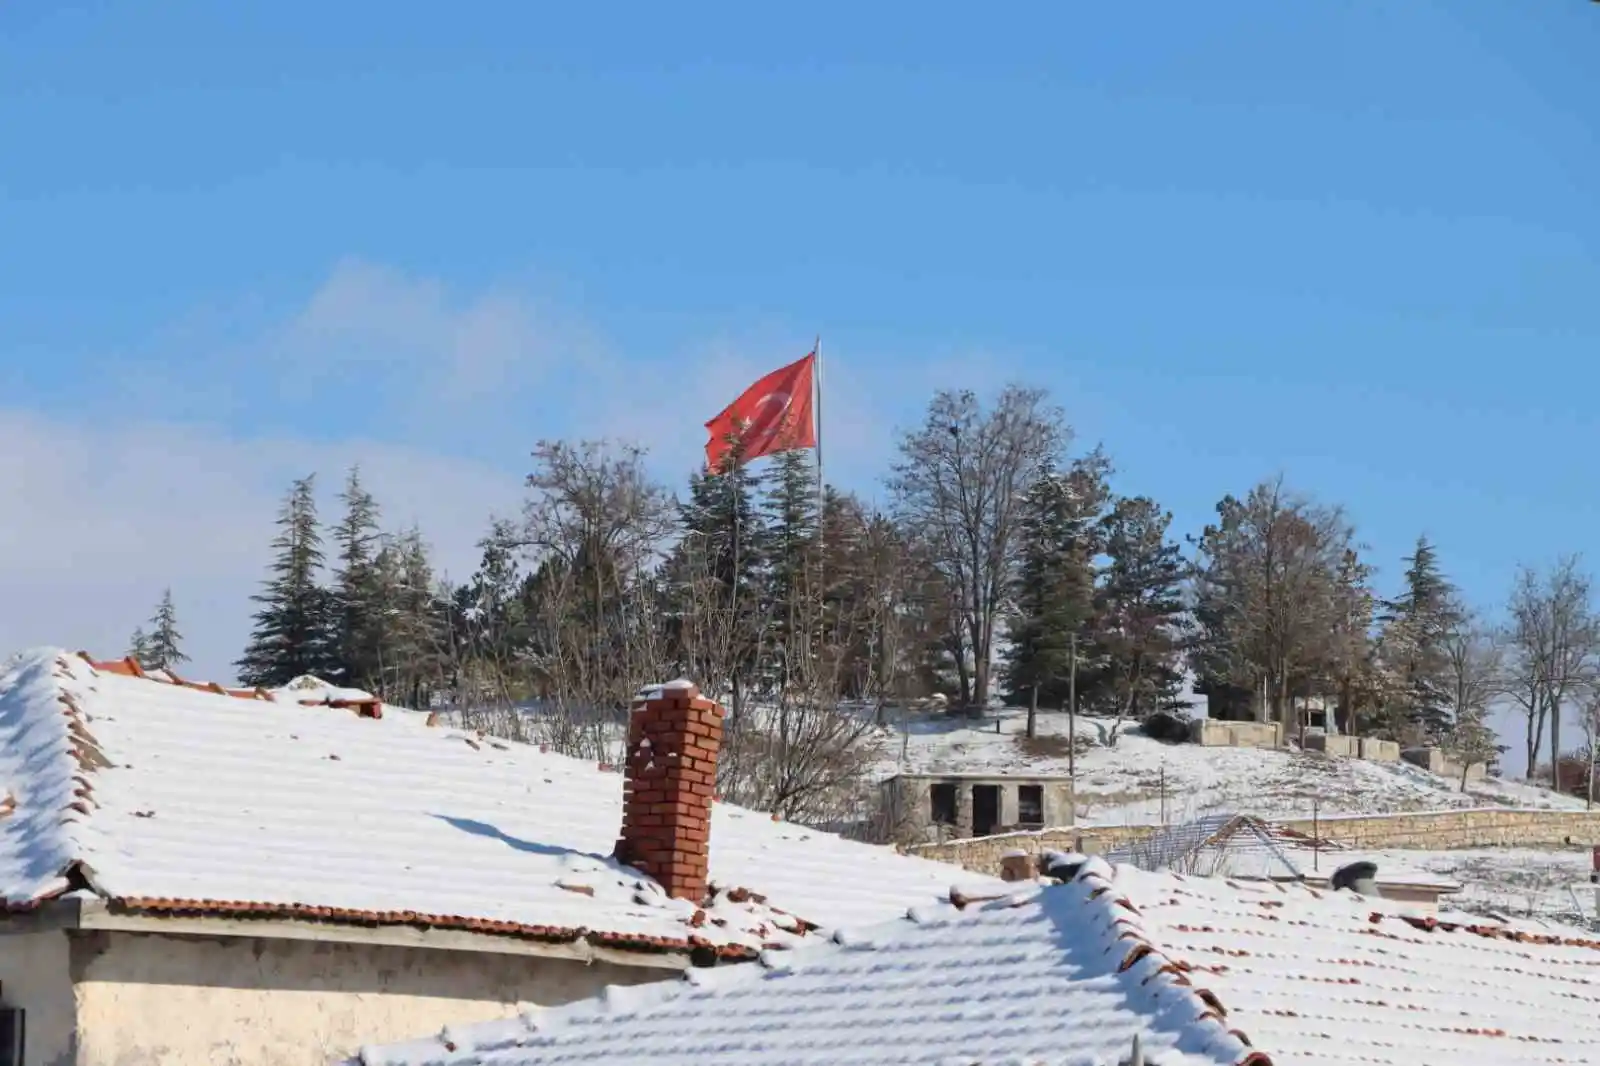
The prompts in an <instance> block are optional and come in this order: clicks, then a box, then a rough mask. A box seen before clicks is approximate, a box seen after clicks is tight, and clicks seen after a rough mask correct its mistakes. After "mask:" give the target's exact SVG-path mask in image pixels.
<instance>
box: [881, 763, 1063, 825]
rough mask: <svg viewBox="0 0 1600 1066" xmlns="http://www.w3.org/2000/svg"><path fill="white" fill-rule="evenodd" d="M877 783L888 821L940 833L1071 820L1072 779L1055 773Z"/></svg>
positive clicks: (904, 777)
mask: <svg viewBox="0 0 1600 1066" xmlns="http://www.w3.org/2000/svg"><path fill="white" fill-rule="evenodd" d="M882 788H883V801H884V808H885V810H886V812H888V819H889V822H890V824H891V825H892V826H894V827H896V828H897V829H904V828H907V827H909V828H911V829H913V830H915V831H918V832H921V831H922V830H924V829H926V830H927V831H928V832H929V833H930V834H937V835H939V836H943V837H946V838H949V837H954V838H957V839H963V838H967V837H983V836H990V835H992V834H995V833H1009V832H1014V831H1016V830H1019V829H1044V828H1047V827H1055V826H1064V825H1071V824H1072V823H1073V804H1072V779H1071V778H1069V777H1067V776H1065V775H1061V774H1048V775H1039V776H1026V775H1021V774H1018V775H1007V774H981V773H950V774H898V775H896V776H894V777H891V778H889V779H888V780H887V781H885V782H883V786H882Z"/></svg>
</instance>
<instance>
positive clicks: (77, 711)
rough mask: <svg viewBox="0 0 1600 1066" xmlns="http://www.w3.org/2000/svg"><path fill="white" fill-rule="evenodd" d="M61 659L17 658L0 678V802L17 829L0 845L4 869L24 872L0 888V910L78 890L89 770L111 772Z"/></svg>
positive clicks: (89, 808)
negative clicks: (0, 786)
mask: <svg viewBox="0 0 1600 1066" xmlns="http://www.w3.org/2000/svg"><path fill="white" fill-rule="evenodd" d="M74 673H75V671H74V666H73V664H72V663H71V662H70V661H69V660H68V659H67V657H66V656H65V655H61V654H59V653H57V654H49V655H48V656H47V655H45V654H36V655H34V656H31V657H30V656H28V655H26V654H22V655H18V656H16V657H14V658H12V659H11V661H10V662H8V663H6V664H5V667H4V671H3V673H0V753H3V755H0V772H3V773H4V777H5V778H6V784H7V792H6V794H5V795H4V796H3V797H0V803H3V804H4V809H3V810H4V813H3V814H0V817H3V818H4V819H5V820H6V821H7V822H10V823H13V824H16V823H23V828H22V829H21V830H20V831H18V832H13V833H8V834H6V835H5V837H4V838H3V842H0V848H4V849H5V851H12V850H15V851H16V852H17V854H15V855H8V856H6V858H8V859H10V860H11V861H10V862H7V863H5V865H7V866H14V867H20V868H22V869H23V870H24V871H25V873H24V874H23V876H22V877H21V878H20V879H18V880H16V881H14V882H9V883H5V884H0V908H3V909H5V910H11V911H16V910H32V909H33V908H35V907H37V906H39V904H40V903H43V902H44V901H45V900H48V899H51V898H54V897H55V896H59V895H61V894H63V893H65V892H68V891H71V890H72V889H73V888H74V887H82V886H81V885H80V884H78V882H80V881H81V880H82V878H83V871H82V861H83V855H84V847H83V841H82V838H81V834H80V829H81V828H82V826H83V823H84V822H85V821H87V819H88V818H89V817H90V815H91V814H92V812H93V811H94V810H95V809H96V808H97V807H98V806H99V803H98V801H97V800H96V799H95V796H94V780H93V777H92V771H93V770H95V769H97V768H99V767H102V766H109V765H111V763H110V760H108V759H107V758H106V756H105V753H104V752H103V751H101V749H100V744H99V741H97V740H96V739H95V737H94V735H93V734H92V733H91V732H90V731H89V728H88V725H87V723H86V722H85V720H84V714H83V708H82V706H81V697H80V695H79V694H78V693H76V692H74V691H73V690H72V688H70V687H69V686H67V685H65V684H63V682H66V681H71V680H75V677H74Z"/></svg>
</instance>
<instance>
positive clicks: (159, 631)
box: [136, 589, 189, 670]
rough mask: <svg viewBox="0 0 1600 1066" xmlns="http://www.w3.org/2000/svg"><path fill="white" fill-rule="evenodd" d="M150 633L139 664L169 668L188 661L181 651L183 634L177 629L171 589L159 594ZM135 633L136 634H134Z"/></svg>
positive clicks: (151, 667) (176, 614)
mask: <svg viewBox="0 0 1600 1066" xmlns="http://www.w3.org/2000/svg"><path fill="white" fill-rule="evenodd" d="M150 625H151V627H152V628H151V630H150V635H149V637H148V639H147V641H146V644H145V656H146V657H145V658H142V659H140V660H139V665H140V666H143V667H145V668H146V669H150V670H171V669H172V668H173V667H175V666H177V665H178V664H179V663H184V662H188V661H189V657H188V656H187V655H185V654H184V653H183V634H182V633H180V632H179V631H178V610H177V608H176V607H174V606H173V603H172V590H171V589H166V590H165V591H163V592H162V594H161V602H160V603H159V604H158V605H157V606H156V613H155V615H154V617H152V618H151V619H150ZM136 635H137V634H136Z"/></svg>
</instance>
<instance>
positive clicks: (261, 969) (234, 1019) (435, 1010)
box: [8, 931, 675, 1066]
mask: <svg viewBox="0 0 1600 1066" xmlns="http://www.w3.org/2000/svg"><path fill="white" fill-rule="evenodd" d="M70 964H71V970H72V973H73V976H74V977H75V979H76V981H77V996H78V1033H79V1057H78V1059H77V1061H76V1063H75V1064H72V1066H327V1063H329V1062H330V1061H334V1060H335V1059H338V1058H343V1057H346V1056H349V1055H352V1054H354V1053H355V1052H356V1051H357V1050H358V1049H359V1048H360V1047H361V1045H362V1044H365V1043H374V1042H384V1041H394V1040H405V1039H412V1038H415V1037H418V1036H424V1035H426V1034H428V1033H429V1032H437V1031H438V1030H439V1029H441V1028H442V1027H443V1026H445V1025H446V1024H452V1023H453V1024H460V1023H465V1022H473V1021H483V1020H488V1019H492V1018H503V1017H508V1016H510V1015H513V1014H515V1013H516V1012H517V1011H518V1010H519V1004H523V1005H526V1004H554V1003H564V1002H568V1001H571V1000H575V999H581V998H585V997H588V996H592V995H595V994H596V993H598V992H599V991H600V990H601V989H602V988H603V987H604V986H606V985H608V984H636V983H640V982H642V981H659V980H665V979H671V978H672V977H674V976H675V975H674V974H672V973H671V971H667V970H660V969H636V968H632V967H627V968H624V967H618V966H611V965H607V964H600V963H597V964H593V965H585V964H584V963H581V962H574V961H569V960H564V959H548V958H539V957H533V956H525V955H492V954H487V953H478V952H468V951H443V950H438V949H431V948H401V947H391V946H387V945H368V944H329V943H320V942H316V941H294V940H267V939H258V938H251V937H215V938H211V937H179V936H168V935H164V934H154V933H122V932H104V931H100V932H93V933H76V934H73V936H72V940H71V958H70ZM8 991H9V989H8ZM70 994H71V993H70V992H68V993H67V995H68V997H69V998H68V1001H69V1002H70ZM32 1021H33V1019H32V1018H31V1016H30V1018H29V1023H30V1024H29V1028H30V1030H31V1029H32ZM30 1036H31V1034H30ZM30 1066H32V1064H31V1063H30ZM51 1066H55V1064H53V1063H52V1064H51ZM62 1066H67V1064H62Z"/></svg>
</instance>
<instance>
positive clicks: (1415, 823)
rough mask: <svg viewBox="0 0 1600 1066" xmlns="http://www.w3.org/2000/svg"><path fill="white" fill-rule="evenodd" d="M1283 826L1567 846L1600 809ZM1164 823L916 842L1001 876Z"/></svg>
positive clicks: (1457, 844) (1371, 838)
mask: <svg viewBox="0 0 1600 1066" xmlns="http://www.w3.org/2000/svg"><path fill="white" fill-rule="evenodd" d="M1277 824H1279V825H1283V826H1287V827H1288V828H1290V829H1294V830H1297V831H1299V832H1301V833H1306V834H1308V835H1309V834H1312V833H1317V834H1320V835H1321V836H1322V837H1323V838H1324V839H1327V840H1334V841H1338V842H1339V843H1341V844H1348V845H1349V846H1351V847H1353V848H1358V849H1379V848H1418V849H1426V850H1429V851H1447V850H1450V849H1452V848H1484V847H1561V846H1563V845H1568V844H1581V845H1589V846H1592V845H1596V844H1600V811H1521V810H1505V809H1502V808H1489V809H1484V810H1470V811H1426V812H1422V813H1419V814H1370V815H1354V816H1350V817H1344V818H1323V819H1320V820H1318V821H1317V822H1315V823H1313V821H1312V820H1311V819H1310V818H1288V819H1283V820H1280V821H1278V823H1277ZM1160 828H1162V827H1161V826H1159V825H1110V826H1079V827H1076V828H1065V829H1045V830H1041V831H1039V832H1036V833H1007V834H1005V835H1004V836H993V837H984V838H982V839H978V840H952V841H949V842H948V843H944V844H927V845H923V846H920V847H916V848H912V849H910V850H911V853H912V854H914V855H917V856H919V857H921V858H924V859H936V860H938V861H940V862H950V863H955V864H957V865H959V866H965V867H967V868H968V869H970V870H977V871H980V872H982V873H989V874H998V873H999V872H1000V856H1001V855H1003V854H1004V853H1005V852H1007V851H1012V850H1021V851H1026V852H1029V853H1030V854H1037V853H1038V852H1040V851H1044V850H1046V849H1054V850H1056V851H1072V850H1074V849H1076V850H1081V851H1084V852H1087V853H1089V854H1099V853H1103V852H1106V851H1109V850H1110V849H1112V848H1114V847H1117V846H1118V845H1120V844H1127V843H1131V842H1133V841H1136V840H1142V839H1144V838H1145V837H1147V836H1149V835H1150V834H1151V833H1154V832H1155V831H1156V830H1158V829H1160Z"/></svg>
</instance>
